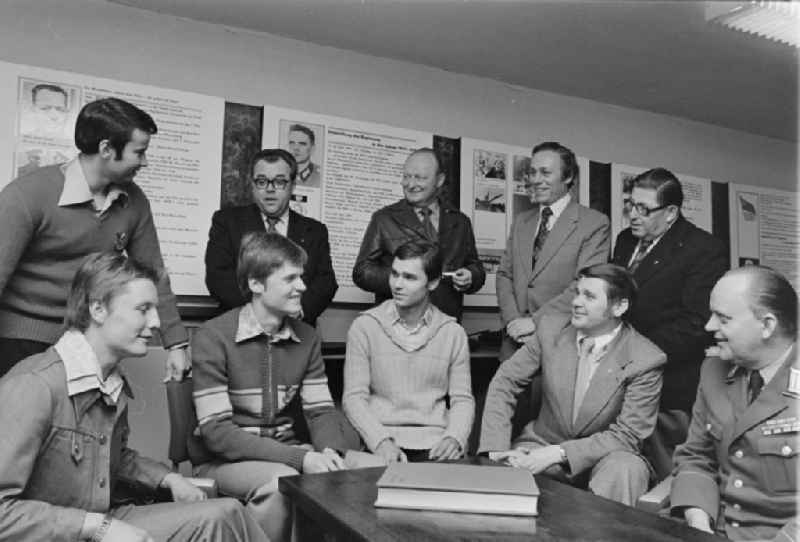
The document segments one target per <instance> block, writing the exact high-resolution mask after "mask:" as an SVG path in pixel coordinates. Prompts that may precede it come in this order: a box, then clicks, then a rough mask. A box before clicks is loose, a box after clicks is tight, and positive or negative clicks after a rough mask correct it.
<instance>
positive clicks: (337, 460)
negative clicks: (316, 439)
mask: <svg viewBox="0 0 800 542" xmlns="http://www.w3.org/2000/svg"><path fill="white" fill-rule="evenodd" d="M322 453H323V454H324V455H326V456H327V457H329V458H330V459H331V461H333V464H334V465H336V470H344V469H346V468H347V467H346V466H345V464H344V459H343V458H342V456H340V455H339V452H337V451H336V450H334V449H333V448H325V449H324V450H322Z"/></svg>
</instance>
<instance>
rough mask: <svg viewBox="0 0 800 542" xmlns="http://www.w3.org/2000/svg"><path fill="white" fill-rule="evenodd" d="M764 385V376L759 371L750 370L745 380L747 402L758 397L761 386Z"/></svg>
mask: <svg viewBox="0 0 800 542" xmlns="http://www.w3.org/2000/svg"><path fill="white" fill-rule="evenodd" d="M763 387H764V377H763V376H761V373H760V372H759V371H756V370H753V371H750V379H749V380H748V381H747V404H750V403H752V402H754V401H755V400H756V399H758V394H759V393H761V388H763Z"/></svg>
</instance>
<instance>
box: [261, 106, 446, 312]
mask: <svg viewBox="0 0 800 542" xmlns="http://www.w3.org/2000/svg"><path fill="white" fill-rule="evenodd" d="M262 140H263V146H264V147H280V148H282V149H284V150H287V151H288V152H290V153H291V154H292V155H293V156H294V158H295V160H296V161H297V163H298V176H297V180H296V181H295V186H294V189H293V192H292V193H291V194H289V195H288V196H289V197H290V201H289V205H290V207H291V208H292V209H293V210H295V211H296V212H298V213H300V214H303V215H305V216H309V217H311V218H315V219H317V220H320V221H321V222H323V223H324V224H325V225H326V226H327V228H328V236H329V241H330V246H331V260H332V261H333V270H334V272H335V273H336V281H337V282H338V283H339V289H338V290H337V292H336V297H335V298H334V301H336V302H347V303H369V302H371V301H372V300H373V294H372V293H370V292H365V291H363V290H361V289H360V288H358V287H357V286H356V285H355V284H353V278H352V273H353V265H354V264H355V260H356V256H358V250H359V248H360V247H361V240H362V238H363V236H364V231H365V230H366V229H367V225H368V224H369V220H370V218H371V217H372V213H374V212H375V211H377V210H378V209H380V208H381V207H384V206H386V205H389V204H391V203H394V202H396V201H397V200H399V199H401V198H402V197H403V189H402V186H401V184H400V180H401V178H402V176H403V164H404V163H405V161H406V158H408V155H409V154H411V152H412V151H414V150H416V149H418V148H420V147H430V146H431V145H432V143H433V134H431V133H426V132H418V131H414V130H405V129H402V128H396V127H392V126H385V125H381V124H372V123H367V122H359V121H356V120H351V119H343V118H340V117H332V116H327V115H317V114H314V113H309V112H306V111H297V110H292V109H283V108H277V107H271V106H265V107H264V131H263V136H262Z"/></svg>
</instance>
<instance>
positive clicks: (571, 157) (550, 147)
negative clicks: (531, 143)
mask: <svg viewBox="0 0 800 542" xmlns="http://www.w3.org/2000/svg"><path fill="white" fill-rule="evenodd" d="M541 151H552V152H555V153H557V154H558V156H559V157H561V174H562V175H563V177H564V179H572V181H570V183H569V185H570V186H572V185H574V184H575V183H576V182H578V181H579V180H580V178H581V171H580V168H579V167H578V159H577V158H575V153H574V152H572V151H571V150H570V149H568V148H567V147H565V146H564V145H562V144H561V143H559V142H558V141H545V142H544V143H539V144H538V145H536V146H535V147H534V148H533V150H532V151H531V157H532V156H533V155H534V154H536V153H537V152H541Z"/></svg>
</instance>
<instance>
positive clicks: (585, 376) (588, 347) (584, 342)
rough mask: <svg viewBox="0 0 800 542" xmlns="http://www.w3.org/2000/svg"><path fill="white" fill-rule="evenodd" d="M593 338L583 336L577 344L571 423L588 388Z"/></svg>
mask: <svg viewBox="0 0 800 542" xmlns="http://www.w3.org/2000/svg"><path fill="white" fill-rule="evenodd" d="M592 350H594V339H593V338H592V337H584V338H583V339H581V342H580V343H579V344H578V372H577V374H576V375H575V396H574V397H573V402H572V423H575V420H576V419H577V418H578V410H579V409H580V408H581V404H582V403H583V397H584V396H585V395H586V390H588V389H589V382H591V381H592V377H591V375H592V369H591V364H592V363H594V359H593V358H594V356H592Z"/></svg>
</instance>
